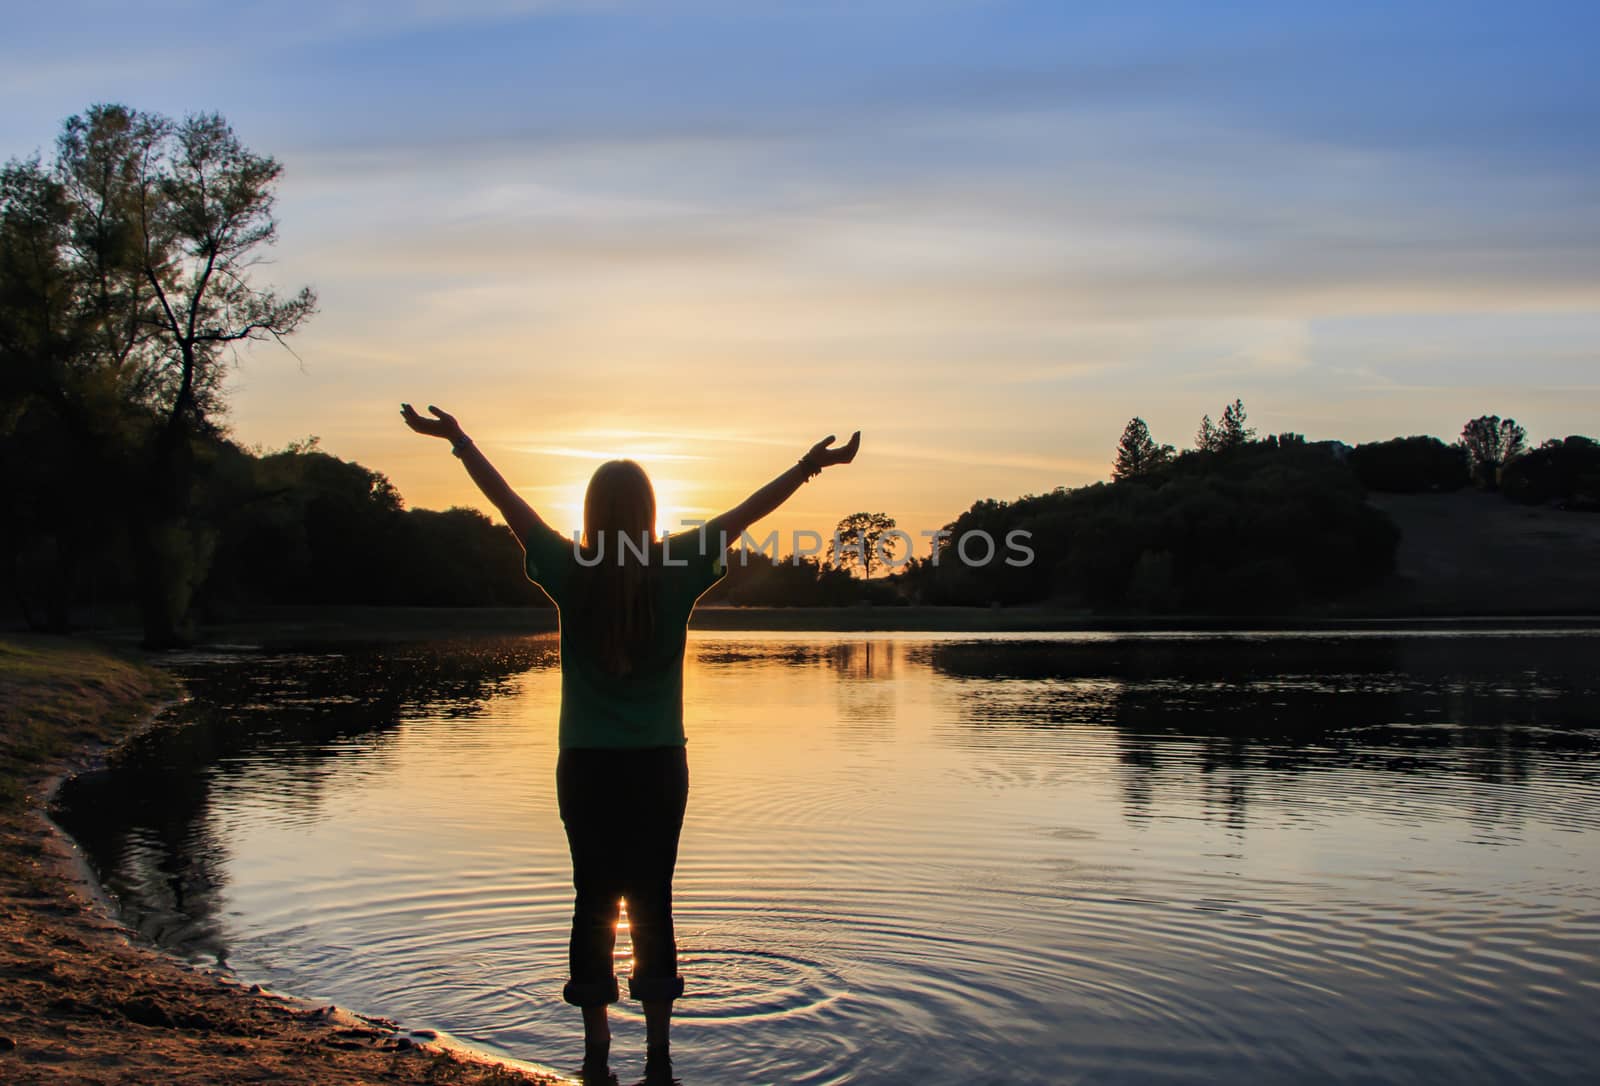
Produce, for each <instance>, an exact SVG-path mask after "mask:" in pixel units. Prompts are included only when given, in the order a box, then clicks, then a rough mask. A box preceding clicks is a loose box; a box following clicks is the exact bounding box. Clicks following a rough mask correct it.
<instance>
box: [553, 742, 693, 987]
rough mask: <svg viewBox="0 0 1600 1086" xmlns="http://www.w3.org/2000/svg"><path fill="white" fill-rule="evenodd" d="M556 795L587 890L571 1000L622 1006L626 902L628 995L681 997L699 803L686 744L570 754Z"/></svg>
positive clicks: (572, 960) (571, 954)
mask: <svg viewBox="0 0 1600 1086" xmlns="http://www.w3.org/2000/svg"><path fill="white" fill-rule="evenodd" d="M556 798H557V801H558V803H559V804H560V807H561V821H562V822H563V823H565V824H566V827H567V847H568V848H569V849H571V851H572V885H573V888H574V889H575V890H576V891H577V897H576V901H575V903H574V905H573V909H572V942H571V944H570V946H569V950H568V962H569V966H570V968H571V971H572V979H571V980H569V981H568V982H567V986H566V988H565V989H564V990H563V991H562V993H561V994H562V998H563V999H565V1000H566V1001H567V1002H568V1003H571V1004H574V1005H575V1006H579V1007H592V1006H598V1005H601V1004H606V1003H615V1002H616V1001H617V978H616V974H615V972H614V967H613V964H612V953H613V950H614V948H615V945H616V939H617V906H618V903H619V901H620V900H622V899H624V898H626V899H627V902H628V927H629V930H630V932H631V934H632V936H633V976H632V977H630V978H629V980H628V994H629V995H630V996H631V997H633V998H634V999H638V1000H641V1001H647V1002H648V1001H655V1000H671V999H676V998H678V997H679V996H681V995H682V994H683V978H682V977H680V976H679V975H678V944H677V941H676V939H675V938H674V936H673V931H672V869H673V867H674V866H675V865H676V864H677V862H678V832H679V831H680V830H681V829H682V828H683V809H684V806H685V805H686V804H687V802H688V799H689V762H688V759H687V757H686V756H685V752H684V748H682V747H655V748H651V749H648V750H563V751H562V752H561V756H560V758H559V759H558V760H557V762H556Z"/></svg>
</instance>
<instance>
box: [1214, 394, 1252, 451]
mask: <svg viewBox="0 0 1600 1086" xmlns="http://www.w3.org/2000/svg"><path fill="white" fill-rule="evenodd" d="M1244 418H1245V415H1244V401H1243V400H1237V399H1236V400H1234V401H1233V402H1232V403H1231V404H1229V405H1228V406H1227V407H1226V408H1224V409H1223V412H1222V447H1223V448H1224V449H1237V448H1239V447H1240V446H1241V445H1247V444H1249V442H1250V439H1251V438H1253V437H1255V436H1256V432H1255V430H1253V429H1251V428H1250V427H1248V426H1246V425H1245V424H1244Z"/></svg>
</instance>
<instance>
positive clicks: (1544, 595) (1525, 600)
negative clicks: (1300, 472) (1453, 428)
mask: <svg viewBox="0 0 1600 1086" xmlns="http://www.w3.org/2000/svg"><path fill="white" fill-rule="evenodd" d="M1368 501H1369V502H1370V503H1371V504H1372V505H1374V506H1376V507H1377V508H1379V509H1381V510H1383V511H1384V512H1385V513H1388V514H1389V516H1390V517H1391V518H1392V519H1393V520H1394V522H1395V525H1396V526H1397V527H1398V528H1399V529H1400V547H1399V550H1398V551H1397V552H1396V555H1395V573H1394V577H1393V579H1392V581H1391V582H1390V583H1389V584H1387V585H1385V586H1384V587H1383V588H1381V589H1373V590H1369V591H1368V592H1365V593H1363V594H1362V595H1361V596H1360V597H1359V599H1357V600H1353V601H1351V604H1352V606H1351V607H1350V608H1349V610H1353V611H1372V612H1378V613H1384V614H1395V615H1408V614H1410V615H1439V616H1448V615H1528V614H1589V615H1595V614H1600V514H1595V513H1571V512H1564V511H1561V510H1557V509H1553V508H1549V507H1539V506H1526V505H1517V504H1516V503H1514V502H1509V501H1506V500H1505V498H1503V497H1502V496H1500V495H1499V494H1492V493H1483V492H1481V491H1460V492H1457V493H1454V494H1378V493H1374V494H1371V495H1370V496H1369V498H1368Z"/></svg>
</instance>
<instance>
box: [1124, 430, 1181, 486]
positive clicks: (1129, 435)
mask: <svg viewBox="0 0 1600 1086" xmlns="http://www.w3.org/2000/svg"><path fill="white" fill-rule="evenodd" d="M1175 451H1176V450H1174V449H1173V447H1172V446H1171V445H1157V444H1156V443H1155V439H1153V438H1152V437H1151V436H1150V427H1149V426H1147V425H1145V421H1144V419H1141V418H1138V417H1137V416H1135V417H1134V418H1132V419H1129V420H1128V425H1127V426H1124V427H1123V428H1122V440H1120V441H1118V442H1117V458H1116V460H1115V461H1114V462H1113V463H1112V465H1111V478H1112V479H1114V480H1116V481H1117V482H1121V481H1122V480H1124V479H1137V478H1138V477H1139V476H1141V475H1148V474H1150V473H1151V472H1152V471H1155V470H1156V469H1157V468H1160V467H1162V466H1163V465H1165V464H1167V463H1168V462H1170V461H1171V459H1172V456H1173V453H1174V452H1175Z"/></svg>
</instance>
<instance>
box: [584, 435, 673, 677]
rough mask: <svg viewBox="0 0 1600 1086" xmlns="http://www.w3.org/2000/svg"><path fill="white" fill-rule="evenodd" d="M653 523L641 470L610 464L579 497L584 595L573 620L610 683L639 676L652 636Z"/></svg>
mask: <svg viewBox="0 0 1600 1086" xmlns="http://www.w3.org/2000/svg"><path fill="white" fill-rule="evenodd" d="M655 523H656V493H655V490H654V488H652V487H651V486H650V477H649V476H648V475H646V474H645V473H644V469H643V468H641V467H640V466H639V465H638V464H636V463H634V462H633V461H632V460H608V461H606V462H605V463H604V464H601V465H600V466H599V467H598V468H596V469H595V473H594V475H593V477H592V478H590V480H589V489H588V491H587V492H586V493H585V494H584V497H583V541H582V546H581V551H582V554H583V556H584V566H583V567H582V568H581V569H580V571H579V573H580V577H581V579H582V581H583V585H584V591H583V594H582V603H581V605H580V608H579V614H578V615H577V616H575V617H577V618H578V634H579V641H580V643H582V644H583V645H584V646H585V647H586V648H587V649H588V650H589V652H590V653H592V655H593V658H594V659H595V660H596V661H597V662H598V663H599V665H600V668H601V670H602V671H604V672H606V673H607V674H609V675H614V676H618V677H621V676H623V675H629V674H632V673H633V672H634V671H635V670H637V669H638V668H639V667H640V666H641V665H642V664H643V663H644V662H645V656H646V654H647V653H648V651H649V646H650V642H651V639H652V637H653V636H654V634H655V625H656V614H655V599H654V597H655V593H654V592H653V591H651V588H652V585H653V579H654V576H655V573H654V570H655V560H654V557H653V556H652V555H651V544H652V542H653V541H654V539H655ZM624 540H626V541H627V543H626V545H625V543H624ZM641 552H642V553H643V554H644V555H645V557H644V558H643V559H641V558H640V556H639V555H640V553H641Z"/></svg>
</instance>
